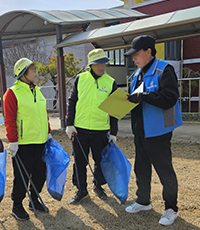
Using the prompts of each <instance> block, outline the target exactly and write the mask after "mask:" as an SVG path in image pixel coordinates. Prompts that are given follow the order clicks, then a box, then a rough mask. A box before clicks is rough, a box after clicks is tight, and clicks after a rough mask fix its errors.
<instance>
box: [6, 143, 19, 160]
mask: <svg viewBox="0 0 200 230" xmlns="http://www.w3.org/2000/svg"><path fill="white" fill-rule="evenodd" d="M8 149H9V151H10V155H11V157H15V155H16V154H17V151H18V149H19V146H18V142H12V143H9V145H8Z"/></svg>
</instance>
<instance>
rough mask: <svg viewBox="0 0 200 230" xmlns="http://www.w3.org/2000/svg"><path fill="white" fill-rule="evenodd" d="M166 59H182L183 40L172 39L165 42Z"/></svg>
mask: <svg viewBox="0 0 200 230" xmlns="http://www.w3.org/2000/svg"><path fill="white" fill-rule="evenodd" d="M165 59H166V60H180V59H181V41H180V40H177V41H171V42H166V43H165Z"/></svg>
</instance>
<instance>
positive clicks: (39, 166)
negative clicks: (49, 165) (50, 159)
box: [11, 144, 46, 205]
mask: <svg viewBox="0 0 200 230" xmlns="http://www.w3.org/2000/svg"><path fill="white" fill-rule="evenodd" d="M43 151H44V144H30V145H19V150H18V152H17V155H18V156H19V157H20V158H21V160H22V162H23V164H24V166H25V168H26V170H27V172H28V173H29V175H30V176H31V179H32V181H33V183H34V185H35V187H36V189H37V191H38V192H39V193H40V192H41V191H42V187H43V185H44V182H45V180H46V164H45V163H44V162H43V160H42V154H43ZM12 163H13V169H14V181H13V190H12V194H11V198H12V200H13V201H14V204H16V205H17V204H20V203H21V202H22V200H23V199H24V198H25V196H26V189H25V186H24V184H23V181H22V178H21V175H20V173H19V170H18V167H17V164H16V162H15V159H14V158H13V159H12ZM21 170H22V172H23V175H24V178H25V181H26V184H27V186H28V184H29V180H28V178H27V176H26V174H25V172H24V171H23V169H22V167H21ZM30 193H31V197H32V199H33V201H34V200H36V199H37V195H36V194H35V192H34V189H33V187H32V186H31V185H30Z"/></svg>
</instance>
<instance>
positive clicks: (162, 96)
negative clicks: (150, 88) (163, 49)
mask: <svg viewBox="0 0 200 230" xmlns="http://www.w3.org/2000/svg"><path fill="white" fill-rule="evenodd" d="M153 62H154V59H153V60H152V61H150V62H149V63H148V64H147V65H146V66H145V67H143V68H142V70H141V72H140V76H139V77H138V81H137V84H136V87H138V86H139V85H140V84H141V82H142V78H143V76H144V75H145V73H146V72H147V71H148V69H149V68H150V67H151V65H152V64H153ZM178 96H179V92H178V83H177V76H176V73H175V71H174V68H173V66H171V65H167V66H166V67H165V70H164V72H163V75H162V77H161V78H160V82H159V90H158V91H157V92H150V93H148V94H147V95H145V96H143V101H145V102H147V103H149V104H151V105H154V106H157V107H159V108H161V109H169V108H171V107H173V106H174V105H175V104H176V102H177V100H178ZM131 125H132V132H133V134H135V135H137V136H144V125H143V115H142V103H140V104H139V105H138V106H137V107H136V108H135V109H133V110H132V111H131Z"/></svg>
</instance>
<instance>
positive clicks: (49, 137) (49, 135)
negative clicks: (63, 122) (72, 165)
mask: <svg viewBox="0 0 200 230" xmlns="http://www.w3.org/2000/svg"><path fill="white" fill-rule="evenodd" d="M51 138H52V135H51V133H49V134H48V139H47V141H48V140H49V139H51Z"/></svg>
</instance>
